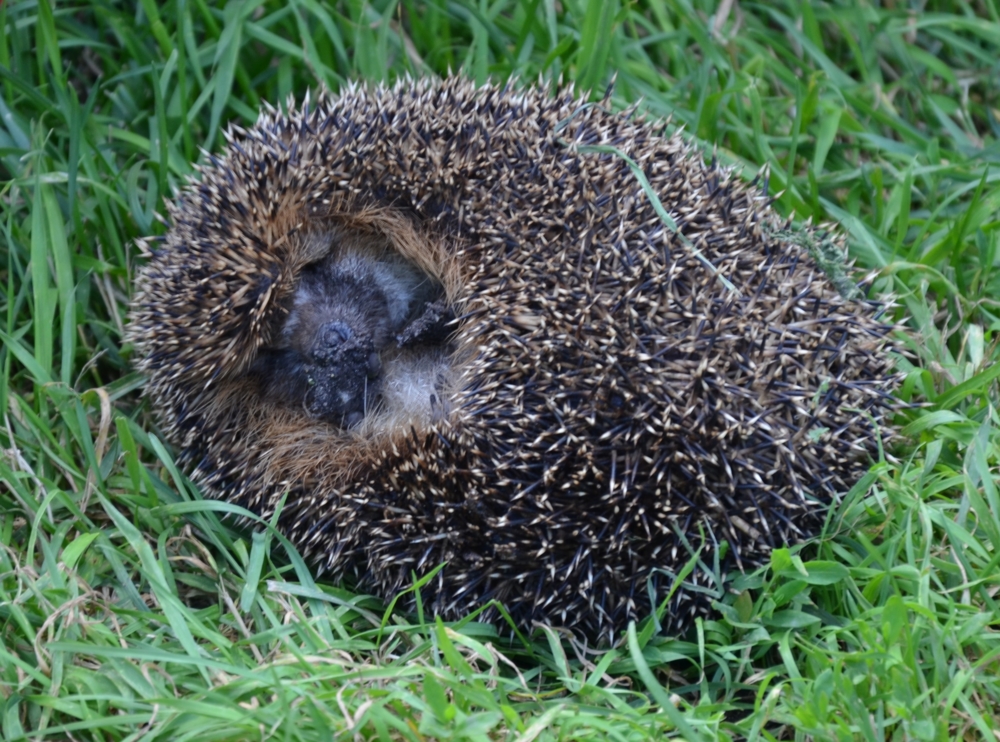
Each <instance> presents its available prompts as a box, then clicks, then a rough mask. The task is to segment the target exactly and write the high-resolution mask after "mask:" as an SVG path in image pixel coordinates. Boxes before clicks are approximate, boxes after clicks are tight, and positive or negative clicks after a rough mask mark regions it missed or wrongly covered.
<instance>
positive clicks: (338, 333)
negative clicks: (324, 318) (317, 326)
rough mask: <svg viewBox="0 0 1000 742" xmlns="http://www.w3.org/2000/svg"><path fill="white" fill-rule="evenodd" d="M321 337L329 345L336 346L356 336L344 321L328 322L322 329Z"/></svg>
mask: <svg viewBox="0 0 1000 742" xmlns="http://www.w3.org/2000/svg"><path fill="white" fill-rule="evenodd" d="M320 337H322V338H323V342H324V343H325V344H326V345H327V346H330V347H336V346H338V345H343V344H344V343H346V342H347V341H348V340H350V339H351V338H352V337H354V333H353V332H352V331H351V328H350V327H348V326H347V325H345V324H344V323H343V322H327V323H326V324H325V325H323V327H322V329H321V330H320Z"/></svg>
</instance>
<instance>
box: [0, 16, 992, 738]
mask: <svg viewBox="0 0 1000 742" xmlns="http://www.w3.org/2000/svg"><path fill="white" fill-rule="evenodd" d="M885 5H886V7H879V6H877V5H871V4H868V3H860V4H859V3H848V2H831V3H810V2H792V1H791V0H784V1H778V2H774V3H771V2H767V3H763V2H762V3H759V4H754V3H750V2H742V3H733V4H732V5H731V7H729V9H728V10H726V11H725V12H722V11H718V10H717V8H716V6H715V4H714V3H711V2H702V1H701V0H693V1H692V0H676V1H671V0H644V1H642V2H632V3H628V2H621V1H620V0H611V1H606V0H589V2H588V1H587V0H562V1H561V2H554V0H494V1H493V2H487V0H481V1H479V2H476V1H474V0H454V1H451V2H447V1H445V0H435V1H433V2H416V1H415V0H400V1H399V2H388V1H385V0H375V1H373V2H361V1H360V0H348V1H346V2H342V3H339V4H337V5H332V6H331V5H325V4H323V3H321V2H319V1H318V0H291V1H290V2H287V3H286V2H278V1H277V0H267V1H266V2H262V1H260V0H258V1H257V2H248V3H239V2H231V3H229V4H228V5H226V6H225V7H213V6H212V5H211V3H210V2H209V0H173V1H172V2H167V3H165V4H161V3H157V2H154V1H153V0H142V1H141V2H140V3H138V4H137V5H136V6H134V7H133V6H126V5H124V4H121V3H116V2H112V1H111V0H106V1H100V0H98V1H95V2H84V1H82V0H81V1H80V2H77V3H72V4H70V3H67V4H59V5H54V4H53V3H52V2H50V0H6V1H5V2H2V3H0V29H2V31H0V184H2V185H0V339H2V341H3V349H2V351H0V366H2V372H0V373H2V376H0V379H2V381H3V383H2V384H0V446H2V448H3V451H2V454H3V455H2V456H0V477H2V480H3V485H4V486H3V487H2V488H0V738H2V739H4V740H8V741H11V742H12V741H13V740H20V739H32V740H40V739H73V740H126V739H128V740H131V739H139V738H142V739H163V740H183V739H192V740H216V739H217V740H223V739H225V740H236V739H265V738H267V739H271V738H273V739H279V740H307V739H323V740H325V739H330V738H331V737H333V736H337V737H338V738H340V737H343V738H353V737H355V736H356V737H358V738H363V739H407V740H421V739H501V738H509V739H520V740H526V741H527V740H539V741H541V740H555V739H563V740H569V739H574V740H575V739H600V740H604V739H613V740H627V739H660V738H662V737H663V736H665V735H666V736H670V735H673V736H677V737H684V738H686V739H689V740H702V739H715V738H721V739H747V740H769V739H817V740H854V739H861V740H881V739H893V740H909V739H915V740H932V739H939V740H952V739H960V740H971V739H994V740H995V739H996V738H997V737H996V735H995V732H994V730H995V729H998V728H1000V596H998V591H1000V478H998V475H997V469H998V466H1000V417H998V412H997V405H998V382H997V378H998V377H1000V362H998V361H1000V351H998V344H1000V340H998V338H1000V255H998V247H1000V167H998V166H1000V143H998V139H1000V137H998V134H1000V4H998V3H997V2H996V0H976V1H975V2H943V1H942V2H938V1H935V0H927V2H925V3H919V4H917V3H914V4H913V5H915V6H919V7H920V8H921V10H920V11H919V12H918V11H912V10H910V9H909V5H907V4H905V3H903V2H901V1H900V0H896V1H895V2H889V1H888V0H887V2H886V3H885ZM449 69H451V70H462V71H464V72H465V73H466V74H468V75H470V76H472V77H474V78H475V79H477V80H480V81H482V80H486V79H494V80H503V79H506V78H508V77H510V76H517V77H519V78H520V79H522V80H524V81H533V80H536V79H537V78H538V77H539V76H540V75H541V76H544V77H545V78H548V79H556V78H559V77H562V79H563V80H565V81H575V82H576V83H577V84H578V85H579V86H581V87H582V88H584V89H593V90H594V91H595V93H596V94H598V95H603V92H604V90H605V88H606V86H607V85H608V83H609V82H610V81H611V80H612V78H614V80H615V87H614V93H613V98H612V100H613V104H614V105H615V106H621V107H625V106H627V105H628V104H630V103H632V102H635V101H638V100H640V99H641V101H642V102H641V104H640V107H641V108H642V110H644V111H647V112H649V114H650V115H652V116H670V117H672V124H673V125H675V126H678V125H683V127H684V129H685V131H686V132H687V135H688V136H690V137H692V138H694V139H695V140H696V141H698V142H699V143H701V144H703V145H704V146H705V148H706V150H708V151H711V150H713V149H714V150H716V151H717V153H718V155H719V157H720V158H722V159H723V160H725V161H727V162H729V163H732V164H734V165H736V166H738V167H741V168H744V169H745V173H746V175H747V176H748V177H751V176H752V175H753V174H754V173H756V172H757V171H758V170H759V169H760V168H761V167H762V166H764V165H766V166H768V167H769V172H770V187H771V191H772V192H774V193H777V192H779V191H780V192H781V195H780V196H779V197H778V198H777V199H776V202H775V205H776V208H777V209H778V210H780V211H781V212H783V213H786V214H791V213H793V212H794V213H795V214H796V216H797V217H798V218H800V219H805V218H812V219H813V220H816V221H834V222H838V223H839V224H840V225H841V226H842V229H843V230H844V232H846V234H847V235H848V236H849V242H850V247H851V251H852V254H853V255H854V256H855V258H856V261H857V264H858V266H859V267H861V268H863V269H865V270H866V271H871V272H872V273H873V275H874V276H875V279H874V285H875V290H876V291H877V292H879V293H883V294H884V293H892V294H894V295H895V296H896V297H897V301H898V304H899V307H898V317H899V318H900V320H903V321H905V324H906V327H907V328H908V337H909V340H908V343H909V347H910V350H911V352H912V357H911V358H910V359H908V360H907V359H902V360H901V361H900V367H901V368H902V369H903V370H904V371H905V380H904V381H903V383H902V385H901V391H900V396H901V397H902V399H903V400H905V401H912V402H920V403H922V404H921V406H914V407H913V408H911V409H908V410H906V411H904V412H902V413H901V414H900V419H899V421H898V422H899V424H900V425H901V426H903V433H904V435H903V437H901V438H900V439H898V440H897V441H896V442H895V443H894V444H893V445H892V446H891V450H890V454H892V455H890V457H889V458H888V462H887V463H882V464H879V465H877V466H876V467H875V468H874V469H873V471H872V474H871V475H870V477H869V478H868V479H867V480H865V481H864V482H863V483H862V484H861V485H860V486H858V487H856V488H855V489H854V490H853V491H852V492H851V493H847V494H846V496H845V498H844V502H843V504H842V505H841V506H840V507H838V508H837V509H836V510H835V511H834V512H833V513H831V516H830V518H829V521H828V527H827V529H826V532H825V533H824V534H823V536H822V537H820V538H818V539H816V540H815V541H813V542H811V543H810V544H808V545H806V546H805V547H804V548H800V549H793V550H791V551H786V550H782V551H779V552H776V553H775V554H774V558H773V560H772V563H771V564H770V566H769V567H768V568H767V569H763V570H761V571H759V572H757V573H754V574H749V575H746V576H742V577H740V578H739V579H737V580H736V582H735V583H734V586H733V590H732V591H731V592H730V593H729V594H727V595H726V596H725V597H724V598H723V600H722V601H721V602H720V603H719V605H718V608H719V611H718V614H717V615H716V616H714V617H713V618H711V619H710V620H705V621H703V622H700V623H699V624H698V625H697V626H696V627H695V630H694V631H692V632H691V633H690V634H689V635H687V636H685V637H681V638H679V639H678V638H667V637H651V636H649V634H648V633H646V632H642V631H641V627H640V631H639V632H637V633H633V634H631V635H630V636H628V637H627V640H626V641H625V642H623V643H622V644H621V645H620V646H619V647H618V648H616V649H613V650H611V651H606V652H597V653H594V652H593V651H590V650H586V651H585V650H583V649H582V648H580V647H577V646H575V645H573V644H571V643H567V642H564V641H562V640H561V638H560V637H559V636H557V635H555V634H545V633H541V634H536V635H535V636H534V637H531V638H529V639H528V640H527V641H515V642H511V641H509V640H508V639H507V638H506V637H502V636H497V634H496V633H495V631H494V630H493V629H491V628H489V627H486V626H483V625H480V624H477V623H475V622H474V621H472V622H464V623H459V624H441V623H436V622H434V621H433V619H432V618H430V617H427V618H426V620H424V619H412V618H411V617H407V616H404V615H399V614H397V613H394V612H388V611H387V610H386V607H385V606H384V605H382V604H381V603H379V602H378V601H377V600H375V599H373V598H370V597H367V596H359V595H354V594H352V593H350V592H349V591H347V590H346V589H344V588H343V587H342V586H336V585H330V584H325V583H322V582H319V583H317V582H314V581H313V579H312V578H311V577H310V575H309V572H308V571H307V570H306V568H305V566H304V565H303V564H302V563H301V560H299V559H298V558H297V557H296V556H294V554H293V556H292V558H291V559H290V560H289V558H288V557H287V556H286V554H285V551H284V550H283V549H282V548H281V547H280V543H279V537H278V536H277V535H276V534H274V533H273V531H262V532H261V534H258V535H255V536H252V537H251V536H250V535H248V534H247V533H246V532H242V531H237V530H235V529H233V528H232V527H231V525H230V523H231V520H229V519H226V517H225V516H226V514H227V513H229V514H231V513H233V512H234V509H233V508H232V507H230V506H228V505H225V504H220V503H214V502H206V501H202V500H201V499H200V498H199V497H198V495H197V493H196V492H195V491H194V489H193V487H192V486H191V485H190V483H189V482H187V481H186V480H185V478H184V477H183V475H182V474H181V473H179V472H178V471H177V469H176V467H175V466H174V464H173V463H172V460H171V456H170V451H169V449H168V448H167V447H165V445H164V444H163V443H162V442H161V441H160V440H159V439H158V438H157V434H156V427H155V425H154V424H153V421H152V419H151V415H150V413H149V411H148V409H147V407H146V405H145V404H144V403H143V402H142V401H141V399H140V395H139V390H140V389H141V384H142V381H141V379H139V378H137V377H136V376H135V375H134V374H133V373H131V372H130V369H129V363H128V360H129V359H128V349H125V350H122V349H121V347H120V338H121V335H122V324H123V320H124V315H125V308H126V304H127V301H128V297H129V295H130V291H131V288H130V275H131V273H132V270H133V269H134V267H135V266H134V261H135V258H136V255H137V251H136V249H135V247H134V244H133V240H134V239H135V238H136V237H138V236H140V235H146V234H150V233H158V232H162V231H163V229H164V227H163V226H162V224H161V223H160V221H159V218H160V216H162V215H163V214H164V213H165V207H164V197H166V196H169V194H171V193H173V192H174V191H175V190H176V189H177V188H178V187H179V185H180V184H182V183H183V182H184V179H185V178H186V177H188V176H190V175H192V174H193V173H194V170H193V166H194V163H196V162H197V161H198V159H199V158H200V157H201V156H202V155H201V154H200V153H201V150H200V148H202V147H203V148H205V149H207V150H218V149H219V148H220V147H221V145H222V137H221V127H223V126H224V125H225V124H226V123H227V122H230V121H233V122H236V123H240V124H244V125H245V124H249V123H251V122H253V120H254V119H255V116H256V112H257V110H258V107H259V106H260V104H261V103H262V102H263V101H271V102H281V101H284V100H286V99H287V97H288V96H289V95H297V96H301V95H302V94H303V93H304V91H305V90H306V89H309V88H313V89H315V88H316V87H318V86H319V85H321V84H325V85H327V86H329V87H331V88H334V89H336V88H338V87H340V86H341V85H343V84H344V82H345V81H347V80H351V79H366V80H390V79H394V78H397V77H399V76H401V75H405V74H409V75H414V76H419V75H425V74H444V73H445V72H446V71H447V70H449Z"/></svg>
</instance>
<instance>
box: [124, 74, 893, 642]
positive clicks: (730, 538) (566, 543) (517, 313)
mask: <svg viewBox="0 0 1000 742" xmlns="http://www.w3.org/2000/svg"><path fill="white" fill-rule="evenodd" d="M593 145H603V146H602V147H597V148H594V147H593ZM612 148H614V149H615V150H617V151H618V152H617V153H615V152H613V151H612ZM619 153H623V154H625V155H626V156H627V158H629V159H631V161H633V162H634V163H636V164H637V166H638V167H639V168H641V169H642V172H643V174H644V175H645V178H646V179H647V180H648V182H649V184H650V185H651V187H652V190H653V191H654V192H655V194H656V195H657V196H658V197H659V201H660V202H661V203H662V207H663V208H664V209H665V210H666V211H667V212H668V213H669V214H670V216H671V217H672V220H673V222H674V224H671V225H669V226H667V225H666V224H665V223H664V220H663V219H661V218H660V217H659V216H658V215H657V209H656V207H655V206H654V204H653V203H652V202H651V200H650V197H649V195H648V194H647V192H646V191H645V190H644V187H643V184H642V183H641V182H640V179H639V178H637V177H636V175H635V173H633V171H632V170H631V169H630V163H629V162H628V161H627V160H626V159H625V158H623V157H621V156H620V154H619ZM170 220H171V226H170V229H169V231H168V232H167V234H166V235H165V237H164V238H163V239H162V240H160V241H159V242H157V243H153V242H152V241H150V242H149V243H148V244H145V245H143V249H144V252H145V255H146V257H147V258H148V262H147V263H146V264H145V266H144V267H143V268H142V269H141V270H140V272H139V275H138V278H137V291H136V293H135V297H134V300H133V303H132V308H131V323H130V328H129V332H128V338H129V339H130V340H131V342H132V343H134V346H135V349H136V358H137V361H136V363H137V366H138V368H139V369H140V370H141V371H142V372H144V373H145V374H146V375H147V376H148V379H149V381H148V385H147V393H148V395H149V397H150V398H151V399H152V403H153V405H154V406H155V408H156V410H157V412H158V414H159V416H160V420H161V422H162V425H163V428H164V431H165V433H166V434H167V436H168V437H169V439H170V440H171V441H172V442H173V443H174V444H175V445H176V446H177V447H178V448H179V450H180V454H181V458H182V461H183V462H184V463H185V464H186V466H187V467H188V469H189V470H190V471H191V472H192V476H193V478H194V479H195V480H196V481H197V482H198V483H200V485H201V486H202V487H203V488H204V490H205V491H206V492H207V493H208V494H209V495H211V496H213V497H218V498H222V499H225V500H228V501H231V502H234V503H237V504H239V505H242V506H245V507H246V508H249V509H250V510H252V511H254V512H256V513H259V514H260V515H261V516H262V517H264V518H269V517H271V516H272V515H273V513H274V510H275V508H276V507H277V505H278V503H279V502H280V501H281V500H282V498H283V497H285V496H286V495H287V500H286V501H285V505H284V507H283V509H282V510H281V512H280V518H279V527H280V528H281V529H282V530H283V531H284V533H286V534H287V535H288V536H289V538H290V539H291V540H292V541H293V542H294V543H295V544H297V546H298V547H299V549H300V550H301V551H302V552H303V553H304V554H305V555H306V556H307V557H308V558H310V559H312V560H313V562H314V563H315V564H316V565H317V566H318V567H319V568H320V569H322V570H325V571H327V572H329V573H332V574H333V575H334V576H350V577H351V578H353V579H354V580H356V583H357V585H358V586H359V587H360V588H362V589H366V590H370V591H373V592H375V593H377V594H380V595H383V596H385V597H387V598H388V597H391V596H393V595H394V594H395V593H396V592H397V591H399V590H401V589H403V588H405V587H408V586H410V585H411V584H412V581H413V578H414V575H417V576H420V575H422V574H425V573H427V572H428V571H430V570H432V569H434V568H435V567H437V566H438V565H441V564H444V567H443V569H441V570H440V571H439V572H437V573H436V574H435V576H434V577H433V579H431V580H430V581H429V582H428V583H427V584H426V585H425V586H424V587H423V601H424V605H425V606H429V607H430V609H432V610H433V611H434V612H435V613H437V614H439V615H442V616H443V617H446V618H456V617H460V616H462V615H465V614H466V613H468V612H469V611H471V610H472V609H474V608H477V607H480V606H484V605H486V604H488V603H490V601H492V600H496V601H499V602H500V603H502V604H503V605H504V606H505V607H506V609H507V611H508V612H509V615H510V616H511V617H512V618H513V620H514V621H515V622H516V623H517V624H518V625H520V626H523V627H531V626H532V625H533V623H535V622H542V623H546V624H549V625H554V626H567V627H569V628H571V629H573V630H574V631H577V632H579V633H582V634H584V635H587V636H590V637H598V638H601V639H604V640H607V639H612V638H613V637H614V635H615V633H616V632H618V631H620V630H621V629H623V628H624V627H625V626H626V625H627V623H628V621H630V620H632V619H642V618H644V617H646V616H648V615H650V613H651V612H653V611H654V610H655V609H657V608H658V607H659V606H660V604H661V603H662V602H663V601H664V599H665V598H666V596H667V595H668V594H670V592H671V589H672V588H673V587H674V582H675V580H676V579H677V576H678V573H679V572H681V571H682V568H683V567H684V566H685V565H686V564H688V563H689V562H690V561H691V559H692V554H693V553H695V554H698V555H699V559H700V561H701V563H707V564H711V563H713V560H715V559H717V558H719V557H720V556H721V555H724V558H723V559H722V564H723V566H724V567H725V566H726V565H728V566H731V567H736V568H747V567H750V566H753V565H757V564H760V563H761V561H762V560H765V559H766V558H767V556H768V554H769V551H770V550H771V549H772V548H773V547H775V546H780V545H785V544H789V543H792V542H796V541H799V540H801V539H803V538H806V537H808V536H809V535H811V534H813V533H814V532H815V531H816V529H817V527H818V526H819V525H820V524H821V523H822V521H823V518H824V515H825V510H826V507H827V506H828V505H829V504H830V503H831V502H832V501H834V500H835V498H836V497H837V496H838V495H839V494H842V493H844V492H846V491H847V490H848V489H849V488H850V487H851V486H852V485H853V484H854V483H855V482H856V481H857V480H858V479H859V478H860V477H861V476H862V475H863V474H864V472H865V471H866V470H867V467H868V466H869V465H870V462H871V457H872V455H873V453H874V451H875V429H876V426H879V425H881V424H882V421H883V418H884V417H885V416H886V414H887V411H888V410H890V409H891V399H890V397H889V390H890V389H891V387H892V383H893V380H894V379H893V376H892V373H891V368H892V364H891V362H890V360H889V357H888V353H887V351H888V349H890V348H891V340H890V339H889V334H888V333H889V331H890V329H891V327H890V326H889V325H888V324H887V323H886V322H884V321H883V320H882V319H881V318H880V314H879V313H880V311H881V310H880V307H879V305H877V304H876V303H874V302H870V301H867V300H851V299H847V298H844V297H843V296H842V295H841V294H840V293H838V291H837V290H836V289H835V288H834V286H833V285H832V284H831V282H830V280H829V279H828V278H827V277H826V275H825V274H824V273H823V272H822V271H821V270H820V269H819V268H818V267H817V265H816V263H815V262H814V260H813V259H812V258H811V257H810V255H809V254H808V253H807V251H805V250H804V249H802V247H801V246H800V245H801V242H802V240H801V239H787V238H785V237H783V235H784V234H786V232H784V231H783V227H784V225H783V224H782V223H781V222H780V221H779V220H778V218H777V217H776V215H775V214H774V213H773V212H772V211H771V210H770V208H769V206H768V199H767V197H766V195H765V194H764V193H762V192H760V191H759V190H758V189H756V188H755V187H754V186H747V185H745V184H743V183H741V182H740V181H739V180H737V179H735V178H734V176H733V175H732V174H731V173H729V172H728V171H727V170H725V169H724V168H721V167H719V166H717V165H716V164H714V163H711V164H707V163H706V162H704V160H703V159H702V158H701V157H700V156H699V155H698V154H697V153H696V152H695V151H694V150H693V149H692V148H691V147H690V146H688V145H687V144H685V142H684V141H683V140H682V139H681V138H679V137H678V136H671V137H666V136H663V135H661V134H660V133H659V131H658V129H657V128H656V127H654V126H652V125H650V124H648V123H646V122H644V121H642V120H638V119H636V118H634V117H630V116H628V115H623V114H617V113H613V112H609V111H607V110H605V109H604V108H602V107H600V106H593V105H585V104H584V103H583V102H582V101H581V100H579V99H578V98H576V97H574V95H573V93H572V91H562V92H555V93H553V92H550V91H547V90H537V89H524V90H518V89H514V88H512V87H504V88H496V87H489V86H487V87H482V88H476V87H475V86H474V85H473V84H472V83H470V82H468V81H465V80H461V79H450V80H446V81H444V82H426V81H423V82H412V81H404V82H400V83H398V84H396V85H395V86H393V87H377V88H368V87H362V86H350V87H348V88H347V89H345V90H344V91H342V92H341V93H339V94H337V95H334V96H329V97H324V98H322V99H321V100H320V101H319V103H318V104H316V105H311V104H309V103H308V102H307V103H306V104H304V105H303V106H302V107H300V108H297V109H294V110H291V111H289V112H288V113H287V114H281V113H278V112H276V111H274V110H269V111H267V112H265V113H264V114H263V115H262V116H261V118H260V120H259V121H258V122H257V124H256V125H255V126H254V127H253V128H251V129H249V130H241V129H234V130H233V131H232V132H230V136H229V145H228V147H227V149H226V151H225V153H224V154H223V155H221V156H220V157H218V158H214V157H213V158H212V159H211V162H210V164H208V165H207V166H206V167H204V168H203V169H202V170H201V175H200V178H199V180H198V182H194V183H192V184H190V185H189V186H187V187H186V188H185V189H184V190H183V191H182V192H181V193H180V195H179V196H178V197H177V199H176V201H175V203H174V204H173V205H172V206H171V208H170ZM800 236H801V235H800ZM706 262H707V263H709V264H710V265H706ZM720 277H724V278H725V279H727V280H728V281H729V282H731V284H733V285H734V286H735V287H736V290H735V291H734V290H730V289H729V288H727V287H726V285H725V284H724V283H723V281H722V280H721V278H720ZM723 544H727V545H728V546H726V547H725V548H724V547H723ZM711 579H712V578H711V575H709V574H708V573H707V572H706V571H705V570H703V569H696V570H695V571H694V572H693V573H692V574H691V576H690V577H689V579H688V583H689V584H690V585H691V586H685V587H683V588H682V589H680V590H679V591H677V592H676V594H675V595H674V598H673V599H672V600H671V602H670V604H669V606H667V609H666V613H665V615H664V616H663V623H664V624H665V626H666V628H668V629H673V630H680V629H682V628H683V627H684V626H685V625H686V623H687V622H688V621H689V620H690V619H691V617H692V616H693V615H696V614H697V613H698V612H699V611H703V610H704V609H705V600H704V599H703V598H701V597H700V596H699V594H698V586H699V585H702V586H704V585H708V584H710V582H711ZM692 586H693V587H692ZM711 586H712V587H713V588H717V586H716V585H711ZM498 615H499V613H498V611H497V610H496V609H495V607H491V608H489V609H488V610H487V611H486V612H485V613H484V614H482V616H483V617H485V618H487V619H489V618H493V619H496V618H497V617H498Z"/></svg>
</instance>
